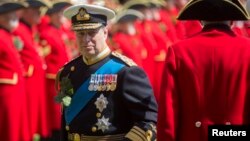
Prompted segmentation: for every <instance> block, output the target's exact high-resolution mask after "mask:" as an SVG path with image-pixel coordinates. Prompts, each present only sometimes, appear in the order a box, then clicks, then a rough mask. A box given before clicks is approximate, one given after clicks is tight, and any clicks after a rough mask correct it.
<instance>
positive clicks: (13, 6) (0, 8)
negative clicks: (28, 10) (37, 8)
mask: <svg viewBox="0 0 250 141" xmlns="http://www.w3.org/2000/svg"><path fill="white" fill-rule="evenodd" d="M24 7H27V3H24V2H18V1H16V0H1V1H0V14H3V13H7V12H10V11H15V10H18V9H20V8H24Z"/></svg>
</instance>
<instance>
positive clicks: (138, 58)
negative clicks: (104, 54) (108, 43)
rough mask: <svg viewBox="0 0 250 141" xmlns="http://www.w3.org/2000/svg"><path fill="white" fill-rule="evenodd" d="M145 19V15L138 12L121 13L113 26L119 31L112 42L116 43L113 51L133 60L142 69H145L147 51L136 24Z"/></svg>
mask: <svg viewBox="0 0 250 141" xmlns="http://www.w3.org/2000/svg"><path fill="white" fill-rule="evenodd" d="M143 18H144V17H143V14H142V13H140V12H138V11H136V10H124V11H120V12H119V13H118V14H117V17H116V19H115V23H114V24H113V26H116V27H115V29H116V30H117V31H116V32H115V33H114V34H113V36H112V41H113V42H114V43H115V44H114V45H113V50H114V51H117V52H119V53H121V54H123V55H125V56H127V57H129V58H131V59H132V60H133V61H134V62H135V63H136V64H137V65H138V66H140V67H143V60H144V59H146V57H147V50H146V49H145V47H144V45H143V43H142V41H141V38H140V36H138V34H137V33H136V28H135V26H134V22H136V21H137V20H142V19H143Z"/></svg>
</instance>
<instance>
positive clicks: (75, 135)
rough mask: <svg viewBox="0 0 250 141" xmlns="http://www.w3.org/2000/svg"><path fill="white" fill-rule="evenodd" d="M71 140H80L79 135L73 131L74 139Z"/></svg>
mask: <svg viewBox="0 0 250 141" xmlns="http://www.w3.org/2000/svg"><path fill="white" fill-rule="evenodd" d="M73 141H81V137H80V135H79V134H77V133H75V134H74V139H73Z"/></svg>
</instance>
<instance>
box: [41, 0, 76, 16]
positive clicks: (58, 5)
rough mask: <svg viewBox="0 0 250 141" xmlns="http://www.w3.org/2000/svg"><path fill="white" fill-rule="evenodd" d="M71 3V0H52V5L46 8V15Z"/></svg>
mask: <svg viewBox="0 0 250 141" xmlns="http://www.w3.org/2000/svg"><path fill="white" fill-rule="evenodd" d="M71 5H72V4H71V2H69V1H67V0H60V1H55V2H52V6H51V7H50V8H49V9H48V10H47V12H46V14H48V15H50V14H53V13H55V12H58V11H60V10H63V9H64V8H65V7H67V6H71Z"/></svg>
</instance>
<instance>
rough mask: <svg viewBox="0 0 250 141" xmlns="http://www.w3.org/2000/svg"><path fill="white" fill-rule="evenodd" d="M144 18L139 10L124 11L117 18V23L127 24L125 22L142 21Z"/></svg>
mask: <svg viewBox="0 0 250 141" xmlns="http://www.w3.org/2000/svg"><path fill="white" fill-rule="evenodd" d="M143 18H144V15H143V13H141V12H140V11H137V10H133V9H128V10H124V11H120V12H119V13H118V14H117V16H116V18H115V21H114V22H115V23H125V22H133V21H135V20H137V19H139V20H142V19H143Z"/></svg>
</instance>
